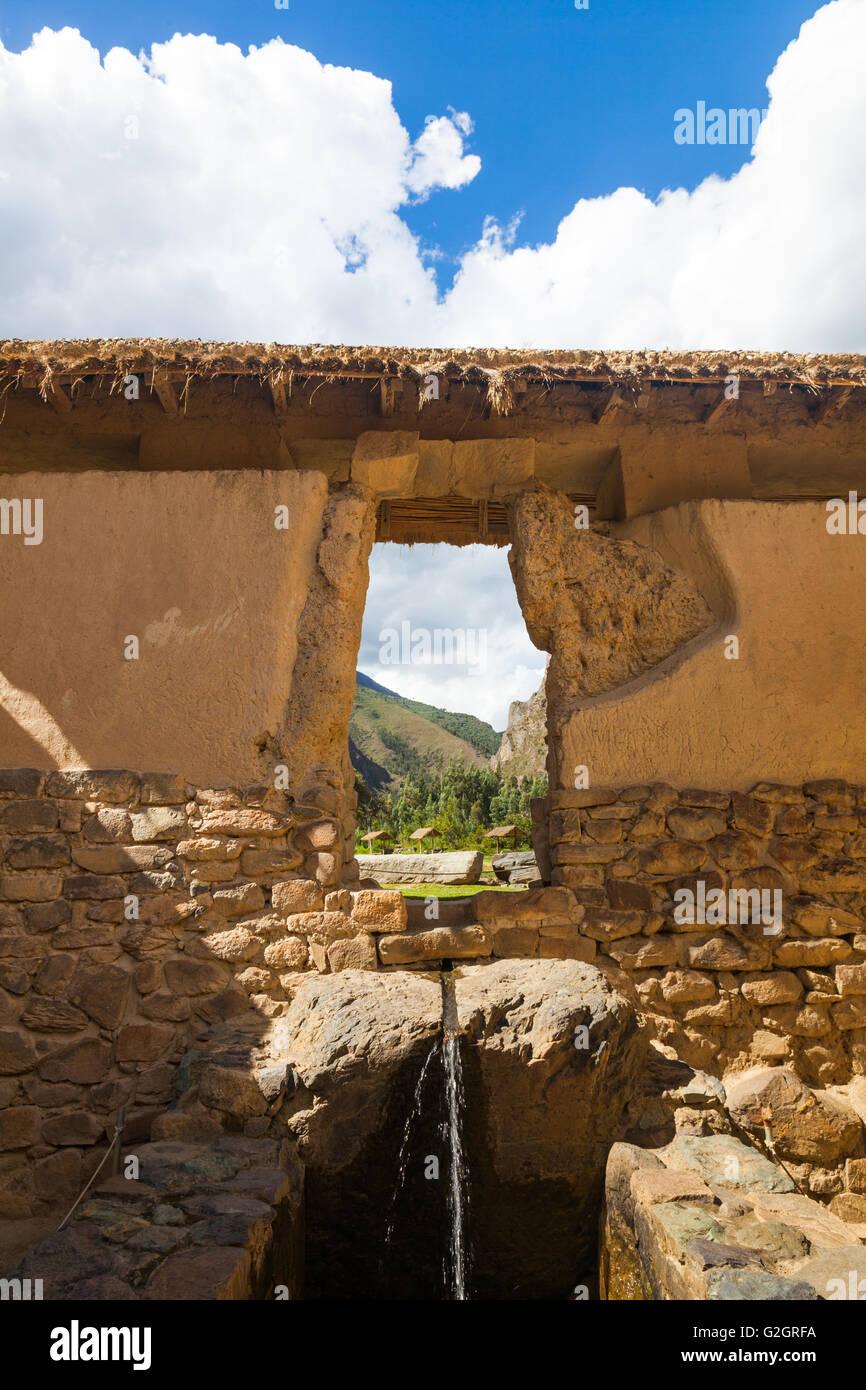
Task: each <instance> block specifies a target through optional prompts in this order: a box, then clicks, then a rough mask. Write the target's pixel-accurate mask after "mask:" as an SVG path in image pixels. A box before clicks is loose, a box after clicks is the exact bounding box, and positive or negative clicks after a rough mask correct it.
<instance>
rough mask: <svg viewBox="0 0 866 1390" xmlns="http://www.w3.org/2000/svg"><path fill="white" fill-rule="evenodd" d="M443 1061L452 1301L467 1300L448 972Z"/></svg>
mask: <svg viewBox="0 0 866 1390" xmlns="http://www.w3.org/2000/svg"><path fill="white" fill-rule="evenodd" d="M442 1031H443V1045H442V1057H443V1061H444V1064H445V1105H446V1116H447V1118H446V1128H447V1135H448V1141H449V1147H450V1157H451V1162H450V1164H449V1175H448V1214H449V1216H450V1218H451V1232H450V1244H449V1251H448V1255H449V1259H448V1278H449V1292H450V1297H451V1298H452V1299H465V1298H466V1201H467V1192H468V1184H467V1170H466V1157H465V1155H464V1152H463V1134H462V1129H461V1120H462V1115H463V1068H462V1065H461V1061H460V1039H459V1036H458V1032H457V995H456V993H455V990H454V981H453V979H452V977H451V973H450V971H448V970H444V971H443V972H442Z"/></svg>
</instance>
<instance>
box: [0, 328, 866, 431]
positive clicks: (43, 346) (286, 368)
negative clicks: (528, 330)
mask: <svg viewBox="0 0 866 1390" xmlns="http://www.w3.org/2000/svg"><path fill="white" fill-rule="evenodd" d="M132 373H135V374H141V375H145V376H147V375H148V374H150V375H151V377H155V376H158V375H161V374H163V373H165V374H168V375H169V376H170V377H171V378H172V379H174V380H181V379H182V380H183V382H184V386H185V387H186V386H187V385H188V384H189V382H190V381H191V380H194V379H205V380H206V379H213V378H216V377H220V376H249V375H255V376H259V377H260V378H261V379H262V381H263V382H267V383H269V384H270V385H271V386H272V387H280V386H281V385H282V384H283V383H285V382H289V383H290V382H291V379H292V378H293V377H295V376H297V377H299V378H305V377H317V378H322V379H323V380H329V379H330V380H340V379H351V378H357V377H361V378H370V379H374V380H375V379H380V380H381V379H388V378H391V379H394V378H403V379H408V380H413V381H415V382H416V383H417V382H421V381H423V380H424V378H425V377H429V376H437V377H440V378H446V379H447V380H448V381H449V382H450V383H456V384H460V383H465V384H468V385H477V386H479V387H481V388H483V389H485V393H486V397H487V401H488V403H489V405H490V407H491V409H492V410H493V411H494V412H496V413H503V414H507V413H508V411H509V410H510V409H511V408H512V406H513V404H514V397H515V393H516V392H517V391H519V390H520V389H521V388H522V387H525V386H526V385H528V384H529V383H533V384H535V383H542V384H547V385H550V386H553V385H555V384H556V383H557V382H581V381H601V382H608V383H611V384H614V385H623V386H628V387H630V388H632V389H636V388H639V387H640V385H641V384H642V383H647V384H648V383H651V382H652V383H665V382H692V383H698V384H700V383H701V382H704V383H706V384H708V385H709V384H711V383H713V382H719V381H723V380H724V379H725V378H726V377H728V376H730V375H732V374H735V375H737V376H739V377H740V379H741V380H743V381H750V380H751V381H762V382H766V383H768V384H769V385H773V384H775V385H799V386H806V387H810V388H811V389H813V390H815V391H820V390H823V389H826V388H827V387H831V386H864V385H866V357H863V356H862V355H854V354H847V355H841V354H840V355H825V354H817V353H816V354H799V355H797V354H792V353H759V352H747V351H700V352H628V351H624V352H602V351H594V350H583V351H565V350H556V351H547V352H545V351H539V350H528V351H513V350H510V349H498V348H469V349H465V350H464V349H461V350H450V349H444V348H399V347H339V346H322V345H319V344H311V345H303V346H286V345H282V344H277V343H214V342H199V341H182V340H178V339H168V338H131V339H127V338H122V339H87V340H73V339H69V340H59V341H45V342H28V341H22V340H19V339H7V340H5V341H0V381H3V382H5V383H6V384H7V385H13V386H14V385H18V384H20V385H28V386H36V387H37V388H38V389H39V390H40V392H41V393H42V395H43V396H45V397H47V396H48V395H49V394H50V393H51V390H52V383H56V382H60V381H62V382H64V383H69V382H75V381H76V380H77V379H78V378H83V377H87V376H102V377H107V378H108V379H109V381H110V385H111V389H116V388H117V387H119V386H120V384H121V383H122V381H123V378H124V377H125V376H127V375H128V374H132Z"/></svg>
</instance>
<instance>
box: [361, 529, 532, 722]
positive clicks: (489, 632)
mask: <svg viewBox="0 0 866 1390" xmlns="http://www.w3.org/2000/svg"><path fill="white" fill-rule="evenodd" d="M404 623H406V624H408V625H409V627H408V630H407V631H408V639H407V640H405V641H404V629H403V624H404ZM437 629H438V630H439V632H440V634H443V633H444V632H445V631H446V630H447V631H448V632H451V633H455V631H456V632H457V633H458V634H459V633H463V634H464V635H463V643H464V646H463V653H464V654H465V655H466V657H468V658H469V660H467V661H465V662H464V663H463V664H462V665H457V664H454V663H449V662H448V661H446V660H444V659H443V660H442V661H441V662H439V663H437V662H436V661H435V660H429V661H426V660H421V661H413V660H406V661H403V660H402V659H401V660H398V661H396V662H395V661H392V660H391V659H390V658H391V657H392V656H393V655H399V656H400V657H401V658H402V657H403V656H404V655H406V656H407V657H409V658H411V657H412V655H413V652H414V653H415V654H416V655H420V656H421V657H422V658H423V657H424V656H425V655H426V651H425V647H424V641H425V639H424V637H423V634H425V633H426V634H429V637H428V638H427V642H428V643H429V647H428V648H427V650H429V653H430V655H431V656H435V652H436V637H435V634H436V630H437ZM391 632H394V633H396V634H397V646H396V647H395V645H394V644H393V643H392V642H391V641H390V639H389V636H388V634H389V633H391ZM459 640H460V639H459V636H458V637H457V638H456V640H455V639H454V638H453V637H448V636H444V635H443V636H441V637H440V643H439V652H440V654H441V656H442V657H443V658H445V657H446V656H447V655H448V653H449V652H451V653H456V654H458V655H459V654H460V648H459V645H458V643H459ZM383 656H384V657H385V660H384V661H383V660H382V657H383ZM546 661H547V656H546V653H544V652H539V651H538V649H537V648H536V647H534V646H533V645H532V643H531V642H530V640H529V637H528V635H527V632H526V626H525V624H524V621H523V615H522V614H521V612H520V606H519V604H518V602H517V595H516V593H515V591H514V582H513V580H512V578H511V571H510V569H509V567H508V557H507V551H505V550H498V549H496V548H495V547H493V546H484V545H470V546H464V547H457V546H450V545H416V546H404V545H390V544H389V545H377V546H376V547H375V548H374V550H373V554H372V558H371V562H370V588H369V591H368V594H367V607H366V610H365V613H364V631H363V636H362V638H361V650H360V653H359V656H358V666H359V668H360V669H361V670H362V671H363V672H364V674H365V675H368V676H372V678H373V680H376V681H378V682H379V684H380V685H384V686H386V687H387V688H388V689H389V690H395V691H396V692H397V694H398V695H407V696H408V697H409V698H410V699H411V700H424V701H425V702H426V703H427V704H429V705H438V706H439V707H440V708H441V709H448V710H455V711H457V712H459V713H465V714H475V715H477V716H478V718H479V719H486V720H487V722H488V723H490V724H492V725H493V727H494V728H495V729H504V728H505V724H506V720H507V717H508V706H509V704H510V702H511V701H512V700H526V699H528V698H529V696H530V695H532V694H533V692H534V691H536V690H537V689H538V687H539V685H540V684H541V678H542V676H543V675H544V668H545V664H546Z"/></svg>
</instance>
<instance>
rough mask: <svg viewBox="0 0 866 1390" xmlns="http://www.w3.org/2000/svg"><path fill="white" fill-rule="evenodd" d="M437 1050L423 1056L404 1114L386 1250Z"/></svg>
mask: <svg viewBox="0 0 866 1390" xmlns="http://www.w3.org/2000/svg"><path fill="white" fill-rule="evenodd" d="M438 1051H439V1048H438V1047H431V1049H430V1051H429V1052H428V1053H427V1056H426V1057H425V1058H424V1065H423V1067H422V1068H421V1074H420V1076H419V1077H418V1081H417V1083H416V1086H415V1091H414V1094H413V1096H412V1104H411V1105H410V1106H409V1113H408V1115H407V1116H406V1123H405V1125H404V1126H403V1139H402V1142H401V1144H400V1153H399V1155H398V1157H397V1178H396V1181H395V1183H394V1191H393V1192H392V1194H391V1212H390V1215H389V1217H388V1229H387V1231H386V1232H385V1248H386V1250H387V1248H388V1247H389V1246H390V1244H391V1241H392V1240H393V1237H394V1222H395V1220H396V1216H397V1203H398V1201H399V1198H400V1194H401V1192H402V1191H403V1188H404V1187H405V1186H406V1175H407V1173H408V1171H409V1149H410V1144H411V1140H412V1134H413V1131H414V1128H415V1121H416V1119H417V1117H418V1115H419V1114H420V1111H421V1093H422V1091H423V1090H424V1082H425V1080H426V1077H427V1072H428V1071H429V1069H430V1063H431V1062H432V1060H433V1058H434V1057H435V1056H436V1053H437V1052H438Z"/></svg>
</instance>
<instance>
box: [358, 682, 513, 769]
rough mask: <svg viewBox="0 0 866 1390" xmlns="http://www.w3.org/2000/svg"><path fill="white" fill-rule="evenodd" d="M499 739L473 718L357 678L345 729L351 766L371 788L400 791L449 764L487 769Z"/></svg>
mask: <svg viewBox="0 0 866 1390" xmlns="http://www.w3.org/2000/svg"><path fill="white" fill-rule="evenodd" d="M501 741H502V736H501V735H500V734H498V733H497V732H496V730H495V729H493V728H491V726H490V725H489V724H485V723H484V721H483V720H482V719H476V717H475V716H474V715H472V714H452V713H451V712H450V711H449V710H442V709H438V708H437V707H436V706H435V705H427V704H424V703H422V702H421V701H420V700H408V699H406V698H405V697H404V696H402V695H397V694H395V692H394V691H392V690H387V689H386V688H385V687H384V686H382V685H378V684H377V683H376V681H373V680H371V679H370V677H369V676H365V675H363V674H362V673H361V672H360V671H359V672H358V673H357V689H356V691H355V703H354V706H353V709H352V719H351V723H350V725H349V752H350V754H351V758H352V765H353V767H354V768H355V771H356V772H358V773H359V774H360V776H361V778H362V779H363V781H364V782H365V784H366V785H367V786H368V787H369V788H370V790H371V791H380V790H382V789H383V788H385V787H396V786H399V785H400V784H401V783H402V782H403V781H404V780H405V778H406V777H407V776H409V775H410V774H412V775H413V776H418V775H419V774H421V773H423V772H425V771H426V772H431V771H433V769H434V768H436V767H437V766H438V767H441V768H446V767H447V766H448V764H449V763H457V764H459V765H461V766H464V767H487V766H488V765H489V762H490V757H491V754H493V753H495V752H496V751H497V749H498V748H499V745H500V743H501Z"/></svg>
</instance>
